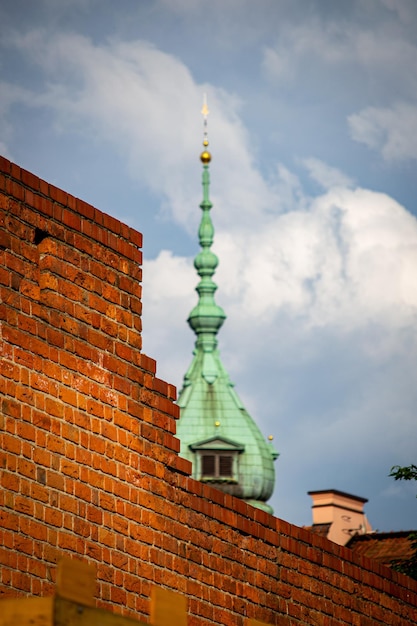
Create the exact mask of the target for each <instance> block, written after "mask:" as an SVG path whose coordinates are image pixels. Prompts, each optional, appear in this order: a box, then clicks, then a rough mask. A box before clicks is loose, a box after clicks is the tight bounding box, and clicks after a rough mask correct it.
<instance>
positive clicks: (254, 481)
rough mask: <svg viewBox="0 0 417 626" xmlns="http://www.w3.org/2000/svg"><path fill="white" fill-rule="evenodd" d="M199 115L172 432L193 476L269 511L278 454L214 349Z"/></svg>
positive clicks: (215, 322)
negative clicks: (196, 203)
mask: <svg viewBox="0 0 417 626" xmlns="http://www.w3.org/2000/svg"><path fill="white" fill-rule="evenodd" d="M202 113H203V116H204V140H203V147H204V150H203V152H202V153H201V155H200V160H201V162H202V164H203V175H202V185H203V200H202V202H201V204H200V208H201V210H202V212H203V214H202V218H201V222H200V227H199V230H198V236H199V242H200V247H201V250H200V252H199V253H198V254H197V256H196V258H195V260H194V267H195V268H196V270H197V273H198V275H199V277H200V282H199V283H198V285H197V287H196V291H197V293H198V303H197V305H196V306H195V307H194V308H193V310H192V311H191V313H190V315H189V317H188V320H187V321H188V324H189V325H190V327H191V329H192V330H193V331H194V333H195V334H196V342H195V349H194V352H193V355H194V356H193V359H192V362H191V365H190V367H189V369H188V371H187V373H186V374H185V376H184V382H183V387H182V389H181V391H180V394H179V398H178V405H179V406H180V410H181V414H180V420H179V422H178V426H177V436H178V438H179V439H180V441H181V452H180V454H181V456H183V457H184V458H186V459H188V460H189V461H191V462H192V466H193V477H194V478H196V479H197V480H200V481H202V482H208V483H211V484H213V485H214V486H216V487H217V488H219V489H221V490H222V491H224V492H226V493H229V494H231V495H234V496H237V497H239V498H242V499H243V500H245V501H246V502H248V503H250V504H252V505H253V506H256V507H258V508H261V509H263V510H265V511H267V512H270V513H272V508H271V507H270V506H269V505H268V504H267V500H268V499H269V498H270V497H271V495H272V492H273V489H274V483H275V470H274V461H275V459H276V458H277V457H278V453H277V452H276V450H275V449H274V447H273V444H272V437H270V438H269V441H268V442H267V441H265V439H264V437H263V436H262V434H261V432H260V430H259V428H258V426H257V425H256V423H255V421H254V420H253V419H252V417H251V416H250V415H249V413H248V412H247V411H246V409H245V408H244V406H243V404H242V402H241V400H240V398H239V397H238V395H237V393H236V392H235V390H234V385H233V383H232V382H231V381H230V378H229V375H228V373H227V371H226V369H225V368H224V366H223V364H222V361H221V358H220V353H219V351H218V349H217V333H218V331H219V330H220V328H221V326H222V324H223V322H224V320H225V319H226V315H225V313H224V311H223V309H222V308H221V307H220V306H218V305H217V304H216V302H215V300H214V294H215V291H216V289H217V286H216V284H215V283H214V281H213V275H214V273H215V270H216V267H217V265H218V258H217V256H216V255H215V254H214V253H213V252H212V250H211V246H212V244H213V238H214V228H213V223H212V220H211V217H210V211H211V208H212V204H211V202H210V197H209V186H210V174H209V165H210V161H211V154H210V152H209V151H208V138H207V115H208V108H207V104H206V102H205V103H204V106H203V110H202Z"/></svg>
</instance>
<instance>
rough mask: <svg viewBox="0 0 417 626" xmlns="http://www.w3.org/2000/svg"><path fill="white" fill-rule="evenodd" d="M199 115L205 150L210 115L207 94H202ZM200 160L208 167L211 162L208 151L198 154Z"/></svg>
mask: <svg viewBox="0 0 417 626" xmlns="http://www.w3.org/2000/svg"><path fill="white" fill-rule="evenodd" d="M201 113H202V115H203V118H204V138H203V146H204V147H205V148H207V146H208V145H209V141H208V137H207V116H208V114H209V113H210V111H209V108H208V105H207V94H206V93H205V94H204V98H203V108H202V109H201ZM200 160H201V162H202V163H203V164H204V165H208V164H209V163H210V161H211V154H210V152H209V151H208V150H204V151H203V152H202V153H201V154H200Z"/></svg>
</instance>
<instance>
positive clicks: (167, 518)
mask: <svg viewBox="0 0 417 626" xmlns="http://www.w3.org/2000/svg"><path fill="white" fill-rule="evenodd" d="M0 172H1V173H0V341H1V343H0V359H1V360H0V396H1V397H0V399H1V412H0V446H1V450H0V467H1V471H2V474H1V488H2V489H1V493H0V563H1V574H0V594H1V595H3V596H16V595H20V594H25V595H26V594H35V595H47V594H51V593H52V591H53V583H54V579H55V567H56V562H57V560H58V559H59V557H60V556H61V555H63V554H67V555H73V556H74V557H75V558H82V559H84V560H86V561H87V562H90V563H94V564H95V565H96V566H97V572H98V575H97V598H98V603H99V605H101V606H107V607H110V608H112V610H114V611H116V612H120V613H123V614H128V615H132V616H135V617H138V618H141V619H144V620H147V619H148V615H149V596H150V586H151V585H153V584H158V585H164V586H166V587H168V588H171V589H174V590H178V591H180V592H182V593H184V594H186V595H187V596H188V600H189V613H190V618H189V623H190V624H192V625H195V626H197V625H200V624H212V623H218V624H230V625H232V624H233V625H237V626H240V625H242V624H244V622H245V618H246V617H252V618H256V619H258V620H261V621H264V622H266V623H269V624H285V625H290V624H309V625H312V624H315V625H322V626H333V625H336V624H355V625H361V626H371V625H375V624H390V625H391V626H395V625H398V626H400V625H401V626H404V625H407V624H411V623H413V622H417V584H416V583H415V582H414V581H411V580H410V579H408V578H406V577H404V576H402V575H401V574H397V573H395V572H392V571H391V570H388V569H386V568H384V567H382V566H380V565H378V564H376V563H374V562H372V561H370V560H369V559H364V558H360V557H358V556H355V555H353V554H352V553H351V552H350V551H349V550H348V549H346V548H343V547H340V546H337V545H335V544H332V543H331V542H329V541H327V540H325V539H323V538H322V537H318V536H316V535H312V534H310V533H309V532H308V531H306V530H303V529H300V528H297V527H295V526H291V525H290V524H287V523H286V522H284V521H281V520H279V519H276V518H274V517H272V516H269V515H267V514H266V513H264V512H262V511H260V510H255V509H253V508H251V507H250V506H248V505H246V504H245V503H244V502H241V501H239V500H236V499H234V498H232V497H231V496H228V495H225V494H222V493H221V492H218V491H216V490H214V489H212V488H211V487H209V486H208V485H203V484H201V483H198V482H195V481H194V480H192V479H191V478H190V477H189V469H190V468H189V465H188V462H186V461H184V460H182V459H181V458H179V457H178V449H179V445H178V440H177V439H176V438H175V436H174V435H175V420H176V419H177V418H178V408H177V406H176V405H175V404H174V400H175V389H174V388H173V387H172V386H171V385H169V384H167V383H165V382H163V381H161V380H158V378H156V377H155V362H154V361H153V360H152V359H150V358H149V357H147V356H145V355H144V354H142V353H141V352H140V349H141V334H140V332H141V318H140V312H141V301H140V296H141V291H140V279H141V269H140V263H141V252H140V250H139V248H140V246H141V235H140V234H139V233H137V232H136V231H134V230H132V229H131V228H128V227H127V226H125V225H124V224H121V223H120V222H118V221H117V220H115V219H113V218H111V217H109V216H108V215H105V214H103V213H101V212H100V211H98V210H97V209H95V208H94V207H92V206H90V205H88V204H86V203H84V202H82V201H80V200H78V199H75V198H74V197H72V196H70V195H68V194H66V193H64V192H63V191H61V190H59V189H57V188H55V187H53V186H52V185H49V184H48V183H46V182H44V181H42V180H39V179H38V178H37V177H36V176H34V175H33V174H30V173H29V172H26V171H24V170H22V169H20V168H19V167H17V166H16V165H14V164H11V163H9V162H8V161H6V160H5V159H1V160H0Z"/></svg>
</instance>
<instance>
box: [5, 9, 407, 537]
mask: <svg viewBox="0 0 417 626" xmlns="http://www.w3.org/2000/svg"><path fill="white" fill-rule="evenodd" d="M0 24H1V26H0V32H1V40H0V152H1V153H2V154H3V155H4V156H6V157H8V158H10V159H11V160H13V161H15V162H16V163H18V164H19V165H21V166H22V167H24V168H26V169H29V170H30V171H33V172H34V173H36V174H37V175H39V176H41V177H42V178H44V179H46V180H48V181H49V182H52V183H54V184H55V185H57V186H59V187H62V188H64V189H65V190H67V191H68V192H70V193H72V194H74V195H76V196H78V197H80V198H82V199H84V200H86V201H88V202H90V203H92V204H94V205H95V206H97V207H98V208H100V209H101V210H103V211H105V212H107V213H109V214H111V215H113V216H115V217H117V218H118V219H120V220H122V221H124V222H126V223H128V224H130V225H131V226H133V227H135V228H137V229H138V230H140V231H141V232H143V234H144V255H145V262H144V295H143V307H144V316H143V322H144V350H145V352H146V353H147V354H149V355H150V356H152V357H154V358H156V359H157V361H158V375H159V376H160V377H161V378H163V379H165V380H168V381H170V382H173V383H175V384H176V385H177V386H178V387H181V382H182V377H183V374H184V373H185V370H186V369H187V367H188V365H189V362H190V360H191V353H192V348H193V343H194V336H193V334H192V332H191V330H190V329H189V328H188V326H187V324H186V318H187V316H188V313H189V312H190V310H191V309H192V307H193V306H194V304H195V303H196V294H195V291H194V287H195V285H196V284H197V275H196V273H195V270H194V268H193V264H192V262H193V257H194V256H195V255H196V254H197V252H198V243H197V235H196V232H197V228H198V222H199V219H200V209H199V207H198V205H199V202H200V200H201V196H202V192H201V164H200V162H199V158H198V157H199V153H200V151H201V141H202V116H201V114H200V111H201V106H202V101H203V94H204V93H205V92H206V93H207V98H208V103H209V108H210V116H209V139H210V148H211V151H212V155H213V161H212V164H211V199H212V201H213V204H214V207H213V211H212V217H213V221H214V225H215V229H216V235H215V245H214V250H215V252H216V253H217V254H218V256H219V257H220V265H219V267H218V270H217V273H216V276H215V280H216V282H217V284H218V286H219V289H218V292H217V301H218V303H219V304H220V305H221V306H222V307H223V308H224V309H225V311H226V313H227V316H228V319H227V321H226V323H225V325H224V326H223V328H222V330H221V332H220V336H219V344H220V349H221V353H222V357H223V362H224V364H225V365H226V367H227V369H228V371H229V373H230V375H231V378H232V380H233V381H234V382H235V383H236V390H237V392H238V394H239V395H240V397H241V398H242V400H243V402H244V404H245V405H246V407H247V409H248V410H249V412H250V413H251V414H252V415H253V417H254V418H255V419H256V420H257V422H258V424H259V426H260V428H261V430H262V431H263V433H264V434H265V436H268V435H269V434H273V435H274V443H275V445H276V447H277V449H278V450H279V451H280V458H279V459H278V461H277V463H276V472H277V483H276V489H275V493H274V496H273V498H272V500H271V504H272V505H273V507H274V509H275V512H276V514H277V516H279V517H282V518H284V519H286V520H288V521H290V522H293V523H295V524H299V525H302V524H309V523H310V521H311V512H310V505H311V501H310V498H309V496H307V491H309V490H318V489H327V488H335V489H339V490H342V491H347V492H350V493H353V494H355V495H359V496H362V497H366V498H368V499H369V503H368V504H367V505H366V512H367V515H368V518H369V520H370V522H371V524H372V526H373V527H374V528H376V529H379V530H385V531H387V530H400V529H404V530H408V529H410V528H416V527H417V500H416V498H415V493H416V491H417V489H416V486H415V485H411V484H407V483H405V484H402V483H396V482H395V481H393V479H391V478H388V477H387V475H388V473H389V470H390V468H391V466H392V465H395V464H409V463H412V462H414V463H416V462H417V413H416V407H417V383H416V372H417V337H416V332H417V220H416V215H417V205H416V198H417V175H416V164H417V3H416V2H415V0H352V1H351V2H343V3H342V2H334V1H333V0H310V1H309V2H306V1H305V0H256V1H255V0H211V2H204V1H202V0H118V2H113V1H112V0H60V1H59V2H57V1H56V0H31V2H27V0H1V2H0Z"/></svg>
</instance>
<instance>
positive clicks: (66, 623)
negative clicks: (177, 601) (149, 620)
mask: <svg viewBox="0 0 417 626" xmlns="http://www.w3.org/2000/svg"><path fill="white" fill-rule="evenodd" d="M42 626H43V624H42ZM54 626H149V624H145V622H139V621H137V620H134V619H130V618H128V617H122V616H121V615H115V614H114V613H110V612H109V611H105V610H104V609H96V608H92V607H90V606H82V605H81V604H77V603H76V602H71V601H70V600H65V599H64V598H59V597H57V598H56V602H55V621H54Z"/></svg>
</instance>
